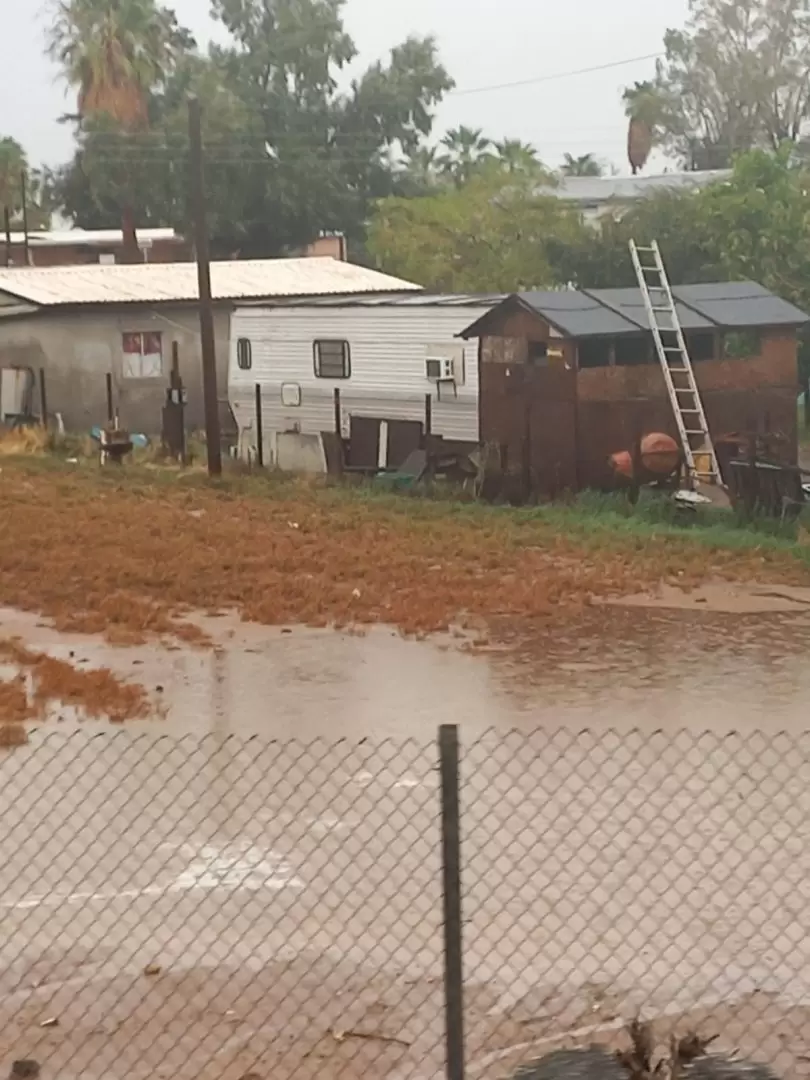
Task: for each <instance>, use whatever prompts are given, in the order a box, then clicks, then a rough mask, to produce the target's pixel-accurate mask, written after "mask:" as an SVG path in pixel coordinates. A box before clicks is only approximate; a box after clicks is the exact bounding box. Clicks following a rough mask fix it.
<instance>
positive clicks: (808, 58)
mask: <svg viewBox="0 0 810 1080" xmlns="http://www.w3.org/2000/svg"><path fill="white" fill-rule="evenodd" d="M664 48H665V53H666V56H665V58H664V59H663V60H662V61H659V63H658V65H657V71H656V77H655V79H654V80H653V81H652V82H651V83H649V84H636V87H635V88H632V89H631V90H630V91H629V98H630V99H632V98H633V96H634V95H635V96H636V98H638V97H639V93H638V91H639V88H641V94H640V97H641V99H642V101H643V104H644V109H645V110H646V111H645V112H643V113H641V114H634V113H633V112H631V116H633V115H637V116H638V117H639V122H640V123H642V124H645V125H646V126H647V127H648V129H649V130H650V131H651V132H652V133H653V134H654V135H655V136H656V138H657V141H659V142H660V143H661V145H662V146H663V147H664V148H665V149H667V150H668V151H671V152H673V153H675V154H676V155H677V156H678V158H679V159H680V160H681V161H682V162H683V164H684V165H685V166H686V167H687V168H689V169H713V168H723V167H726V166H729V165H730V164H731V163H732V160H733V158H734V155H735V154H737V153H739V152H741V151H745V150H749V149H753V148H756V147H771V148H772V149H775V148H777V147H778V146H779V145H780V144H781V143H782V142H783V141H785V140H790V141H793V142H795V141H797V140H798V139H799V138H800V135H801V132H802V127H803V124H804V122H805V120H807V119H808V115H810V82H808V79H807V72H808V70H810V10H808V5H807V3H806V0H690V3H689V19H688V21H687V24H686V26H685V27H684V28H683V29H681V30H675V29H670V30H668V31H667V32H666V34H665V37H664ZM625 101H626V103H627V104H628V106H629V105H630V101H629V100H628V94H627V93H626V94H625Z"/></svg>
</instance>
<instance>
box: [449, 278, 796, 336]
mask: <svg viewBox="0 0 810 1080" xmlns="http://www.w3.org/2000/svg"><path fill="white" fill-rule="evenodd" d="M672 293H673V296H674V298H675V301H676V304H677V308H678V315H679V317H680V319H681V325H682V326H683V328H684V330H694V331H701V330H707V331H713V330H731V329H758V328H765V327H779V326H781V327H786V328H796V327H799V326H804V325H805V324H806V323H807V322H810V316H808V315H806V314H805V312H803V311H800V310H799V308H797V307H795V306H794V305H793V304H790V303H788V302H787V301H786V300H782V299H781V298H780V297H778V296H775V295H774V294H773V293H771V292H769V291H768V290H767V289H765V288H763V286H762V285H758V284H756V282H753V281H736V282H720V283H711V284H703V285H678V286H674V287H673V289H672ZM513 311H524V312H528V313H529V314H532V315H534V316H537V317H539V318H541V319H543V320H545V322H547V323H548V324H549V326H552V327H553V328H554V329H555V330H557V331H558V332H559V333H560V334H562V335H563V336H564V337H567V338H573V339H580V340H581V339H583V338H592V337H621V336H624V335H627V334H639V333H649V332H650V324H649V321H648V319H647V313H646V310H645V308H644V301H643V299H642V296H641V292H640V290H639V289H581V290H579V289H561V290H559V291H556V292H555V291H548V292H521V293H513V294H512V295H511V296H508V297H507V298H506V299H505V300H504V301H503V302H502V303H501V304H499V305H497V306H496V307H494V308H493V309H492V311H490V312H489V313H488V314H487V315H485V316H484V317H483V318H482V319H479V320H478V321H477V322H475V323H473V324H472V325H471V326H468V327H467V329H466V330H465V331H464V332H463V333H462V334H461V337H464V338H470V337H481V336H483V335H486V334H487V333H488V332H489V331H490V330H491V328H492V327H493V326H495V325H496V324H497V323H498V322H499V321H500V320H501V319H502V318H503V317H504V316H505V315H507V314H509V313H510V312H513Z"/></svg>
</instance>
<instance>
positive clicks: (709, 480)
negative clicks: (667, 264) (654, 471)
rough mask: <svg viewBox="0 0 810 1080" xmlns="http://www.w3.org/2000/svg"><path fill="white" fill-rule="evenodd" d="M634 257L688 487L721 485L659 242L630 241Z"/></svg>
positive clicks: (712, 446)
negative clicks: (676, 426)
mask: <svg viewBox="0 0 810 1080" xmlns="http://www.w3.org/2000/svg"><path fill="white" fill-rule="evenodd" d="M630 255H631V257H632V260H633V268H634V270H635V272H636V277H637V278H638V284H639V288H640V289H641V295H642V297H643V298H644V306H645V308H646V309H647V318H648V319H649V322H650V329H651V330H652V335H653V340H654V341H655V348H656V352H657V353H658V359H659V361H660V362H661V368H662V370H663V372H664V379H665V381H666V384H667V392H668V393H669V400H670V402H671V404H672V411H673V413H674V414H675V421H676V423H677V425H678V431H679V433H680V437H681V446H682V447H683V453H684V458H685V460H686V466H687V469H688V472H689V478H690V484H691V486H692V487H693V488H694V487H695V486H696V485H697V484H713V485H716V486H718V487H721V486H722V483H723V481H722V478H721V475H720V468H719V466H718V464H717V456H716V454H715V452H714V444H713V443H712V437H711V434H710V433H709V425H708V424H707V422H706V414H705V412H704V411H703V402H702V401H701V399H700V391H699V390H698V385H697V382H696V381H695V373H694V370H693V369H692V361H691V360H690V359H689V351H688V349H687V348H686V341H685V339H684V336H683V330H682V329H681V324H680V320H679V319H678V312H677V309H676V307H675V301H674V299H673V297H672V290H671V288H670V285H669V280H668V278H667V272H666V269H665V268H664V261H663V259H662V258H661V251H660V249H659V247H658V242H657V241H656V240H653V242H652V244H651V245H650V246H649V247H639V245H638V244H636V242H635V240H631V241H630Z"/></svg>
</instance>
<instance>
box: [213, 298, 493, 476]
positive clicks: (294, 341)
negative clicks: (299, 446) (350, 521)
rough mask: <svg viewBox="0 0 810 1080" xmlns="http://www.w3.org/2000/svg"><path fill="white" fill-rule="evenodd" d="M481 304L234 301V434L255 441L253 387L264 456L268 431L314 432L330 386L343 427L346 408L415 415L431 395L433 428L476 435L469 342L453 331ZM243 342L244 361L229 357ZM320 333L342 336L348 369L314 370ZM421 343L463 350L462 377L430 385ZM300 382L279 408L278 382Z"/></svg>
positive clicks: (473, 356) (330, 419) (329, 418)
mask: <svg viewBox="0 0 810 1080" xmlns="http://www.w3.org/2000/svg"><path fill="white" fill-rule="evenodd" d="M488 310H489V309H488V308H487V307H481V306H476V307H455V308H451V307H446V308H442V307H438V306H429V305H428V306H425V307H419V306H412V305H410V304H409V305H407V306H397V305H390V306H381V307H344V308H338V307H335V308H326V307H314V306H313V307H310V308H305V307H297V308H240V309H237V310H236V311H235V312H234V314H233V316H232V323H231V348H230V363H229V368H228V394H229V399H230V403H231V407H232V408H233V411H234V415H235V416H236V419H237V424H238V425H239V428H240V432H241V442H242V445H243V446H244V445H245V444H246V443H248V444H250V445H251V446H253V445H255V387H256V384H257V383H260V384H261V386H262V423H263V427H264V436H265V448H266V457H267V460H268V461H270V460H272V454H273V447H274V445H275V433H277V432H293V431H298V432H301V433H302V434H305V435H306V434H318V433H320V432H322V431H333V430H334V389H335V387H338V388H339V389H340V397H341V409H342V414H343V415H342V419H343V428H344V434H348V419H349V416H350V415H361V416H374V417H380V418H385V419H402V420H419V421H422V420H424V417H425V396H426V395H427V394H428V393H430V394H432V398H433V404H432V428H433V432H434V433H435V434H437V435H444V436H445V437H446V438H451V439H459V440H464V441H470V442H477V441H478V342H477V340H473V341H468V342H463V341H461V340H460V339H459V338H458V337H457V335H458V334H459V333H460V332H461V331H462V330H464V329H465V328H466V327H467V326H469V325H470V324H471V323H472V322H474V321H475V320H476V319H478V318H480V317H481V316H482V315H484V314H485V313H486V312H487V311H488ZM239 338H247V339H249V340H250V342H251V345H252V367H251V369H250V370H249V371H243V370H241V369H240V368H239V367H238V366H237V363H236V342H237V340H238V339H239ZM319 338H325V339H338V340H345V341H348V342H349V345H350V349H351V377H350V378H348V379H322V378H318V377H316V375H315V370H314V357H313V344H314V342H315V341H316V340H317V339H319ZM430 346H433V347H442V346H444V347H445V348H446V349H447V350H448V351H460V352H461V354H462V355H463V367H464V376H463V383H460V384H459V385H457V386H456V387H455V390H454V389H453V387H452V386H450V385H448V384H443V385H442V386H441V388H438V387H437V385H436V383H434V382H432V381H430V380H429V379H428V378H427V377H426V374H425V359H426V356H427V355H428V352H429V351H432V350H430V349H429V347H430ZM285 385H286V386H287V387H288V388H289V387H292V386H297V387H298V388H299V389H300V397H301V404H300V406H289V405H287V406H285V404H284V403H283V402H282V387H283V386H285Z"/></svg>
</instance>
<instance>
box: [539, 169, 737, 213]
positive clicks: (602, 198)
mask: <svg viewBox="0 0 810 1080" xmlns="http://www.w3.org/2000/svg"><path fill="white" fill-rule="evenodd" d="M730 176H731V169H714V170H705V171H703V172H682V173H675V172H673V173H661V174H660V175H658V176H563V177H560V181H559V183H558V184H557V186H556V187H546V186H544V187H542V188H541V189H540V190H541V193H542V194H544V195H554V196H556V197H557V198H558V199H565V200H566V201H569V202H575V203H585V204H587V205H590V206H597V205H599V204H601V203H606V202H630V201H634V200H636V199H645V198H648V197H649V196H650V195H657V194H659V193H660V192H662V191H679V192H683V191H695V190H697V189H699V188H704V187H707V186H708V185H709V184H717V183H720V182H722V181H724V180H728V179H729V177H730Z"/></svg>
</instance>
